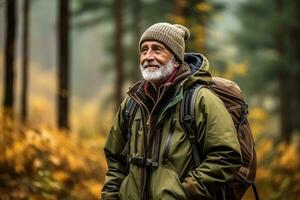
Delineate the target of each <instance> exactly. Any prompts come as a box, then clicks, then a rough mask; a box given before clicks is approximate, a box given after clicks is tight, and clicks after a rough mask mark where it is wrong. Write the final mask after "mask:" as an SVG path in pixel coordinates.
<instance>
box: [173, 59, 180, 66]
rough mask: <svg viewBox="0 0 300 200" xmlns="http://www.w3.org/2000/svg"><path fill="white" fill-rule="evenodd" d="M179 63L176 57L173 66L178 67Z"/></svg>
mask: <svg viewBox="0 0 300 200" xmlns="http://www.w3.org/2000/svg"><path fill="white" fill-rule="evenodd" d="M179 65H180V64H179V62H178V60H177V59H176V60H175V62H174V67H175V68H177V67H179Z"/></svg>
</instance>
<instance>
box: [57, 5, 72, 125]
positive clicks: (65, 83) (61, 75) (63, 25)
mask: <svg viewBox="0 0 300 200" xmlns="http://www.w3.org/2000/svg"><path fill="white" fill-rule="evenodd" d="M58 2H59V3H58V4H59V12H58V13H59V16H58V95H57V101H58V102H57V114H58V116H57V119H58V121H57V123H58V127H59V128H60V129H67V130H68V129H69V128H70V127H69V115H68V114H69V96H70V90H69V1H68V0H59V1H58Z"/></svg>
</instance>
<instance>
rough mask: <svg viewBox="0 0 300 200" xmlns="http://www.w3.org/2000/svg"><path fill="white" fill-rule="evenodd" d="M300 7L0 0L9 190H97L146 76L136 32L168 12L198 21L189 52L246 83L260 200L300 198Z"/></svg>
mask: <svg viewBox="0 0 300 200" xmlns="http://www.w3.org/2000/svg"><path fill="white" fill-rule="evenodd" d="M299 10H300V2H299V1H293V0H274V1H272V0H236V1H226V0H166V1H158V0H102V1H98V0H53V1H49V0H0V102H1V112H0V199H99V196H100V189H101V187H102V183H103V179H104V173H105V170H106V168H107V166H106V163H105V158H104V156H103V144H104V142H105V136H106V134H107V133H108V130H109V128H110V124H111V121H112V119H113V116H114V114H115V110H116V108H117V106H118V105H119V103H120V101H121V100H122V98H123V97H124V95H125V94H126V91H127V89H128V87H129V86H130V85H132V84H133V83H134V82H135V81H137V80H138V79H139V78H140V75H139V67H138V40H139V38H140V35H141V34H142V33H143V31H144V30H145V29H146V28H147V27H148V26H149V25H151V24H153V23H156V22H161V21H167V22H170V23H179V24H183V25H185V26H187V27H189V29H190V30H191V38H190V40H189V41H188V43H187V51H193V52H201V53H203V54H205V55H206V56H207V57H208V59H209V60H210V66H211V70H212V73H213V75H214V76H221V77H225V78H228V79H231V80H234V81H235V82H237V83H238V84H239V85H240V87H241V88H242V90H243V91H244V94H245V96H246V99H247V102H248V104H249V119H250V123H251V126H252V132H253V136H254V138H255V142H256V150H257V157H258V170H257V176H256V184H257V187H258V191H259V193H260V196H261V199H264V200H265V199H266V200H282V199H284V200H285V199H286V200H294V199H297V197H298V196H299V195H300V159H299V151H300V146H299V143H300V137H299V132H300V115H299V113H300V107H299V103H300V92H299V83H298V77H300V76H299V75H300V67H299V64H300V55H299V54H300V49H299V48H300V38H299V35H300V24H299V19H300V16H299V15H300V12H299ZM244 199H253V194H252V192H251V190H249V191H248V193H247V194H246V196H245V197H244Z"/></svg>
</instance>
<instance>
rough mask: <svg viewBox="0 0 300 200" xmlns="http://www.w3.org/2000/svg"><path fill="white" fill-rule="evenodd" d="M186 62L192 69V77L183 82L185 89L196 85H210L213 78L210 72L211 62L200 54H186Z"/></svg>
mask: <svg viewBox="0 0 300 200" xmlns="http://www.w3.org/2000/svg"><path fill="white" fill-rule="evenodd" d="M184 62H186V63H187V64H188V66H189V67H190V76H189V77H188V78H187V79H186V80H185V81H184V82H183V87H184V88H186V87H189V86H191V85H193V84H195V83H200V84H210V83H211V82H212V76H211V73H210V72H209V62H208V60H207V58H206V57H205V56H204V55H202V54H200V53H186V54H185V56H184Z"/></svg>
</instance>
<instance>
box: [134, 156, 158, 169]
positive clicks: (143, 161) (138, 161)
mask: <svg viewBox="0 0 300 200" xmlns="http://www.w3.org/2000/svg"><path fill="white" fill-rule="evenodd" d="M128 161H129V162H130V163H132V164H134V165H137V166H140V167H158V163H157V162H152V160H150V159H148V158H145V157H129V158H128Z"/></svg>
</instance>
